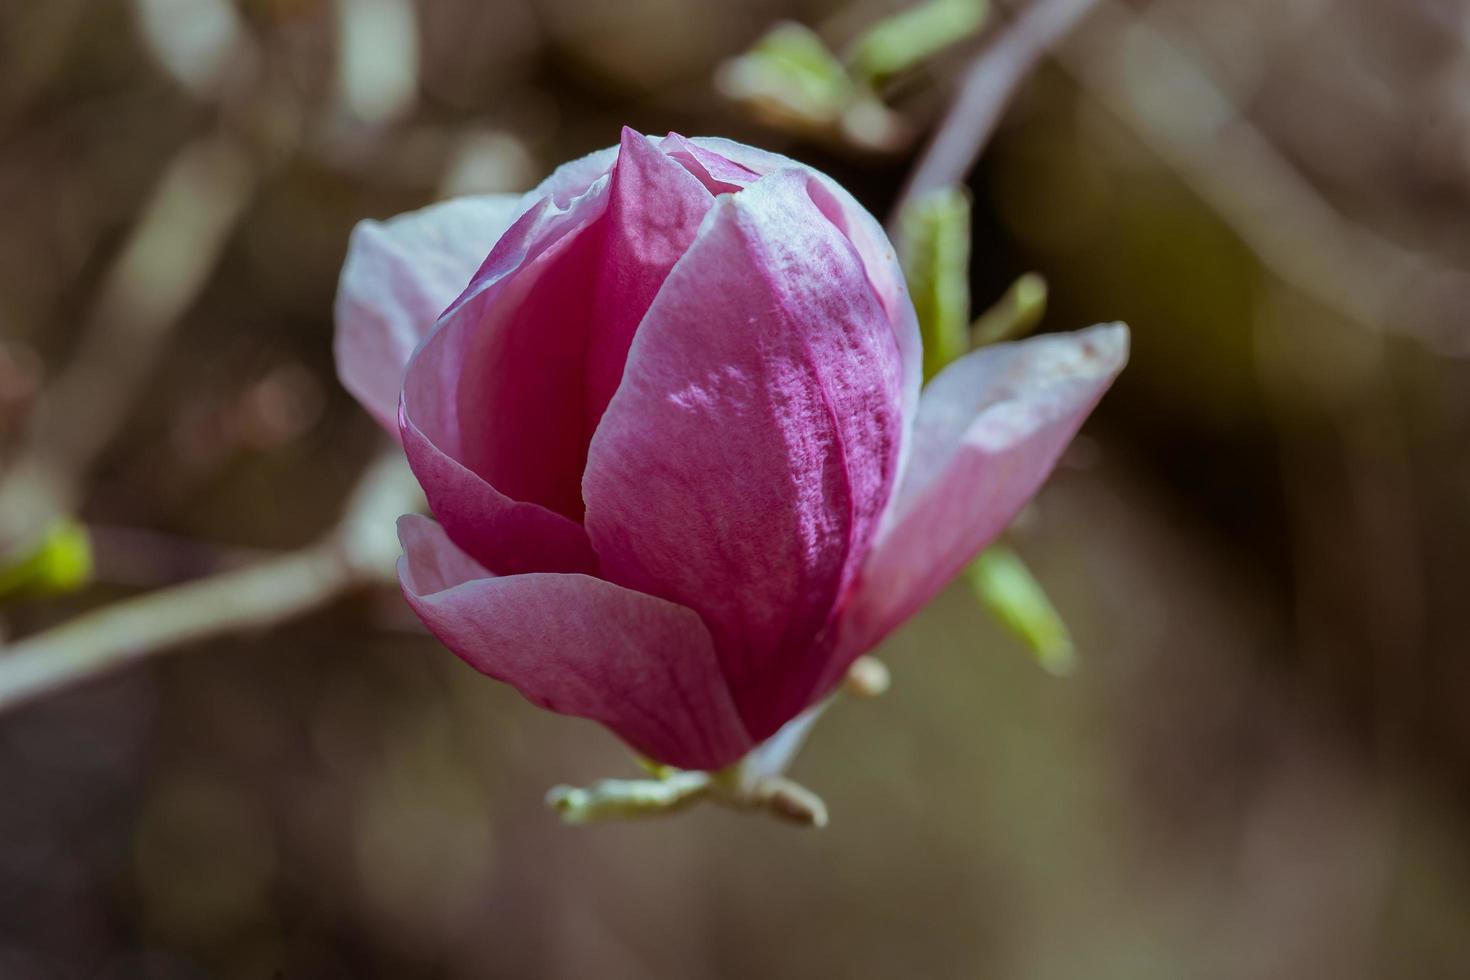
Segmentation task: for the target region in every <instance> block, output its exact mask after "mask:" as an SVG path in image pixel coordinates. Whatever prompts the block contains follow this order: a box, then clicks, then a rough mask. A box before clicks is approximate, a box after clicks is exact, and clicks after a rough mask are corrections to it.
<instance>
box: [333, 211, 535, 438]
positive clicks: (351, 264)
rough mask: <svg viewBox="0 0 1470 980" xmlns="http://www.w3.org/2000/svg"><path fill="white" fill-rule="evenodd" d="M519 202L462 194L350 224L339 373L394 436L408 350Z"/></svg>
mask: <svg viewBox="0 0 1470 980" xmlns="http://www.w3.org/2000/svg"><path fill="white" fill-rule="evenodd" d="M522 207H523V205H522V198H521V196H520V195H519V194H489V195H485V196H482V197H462V198H458V199H456V200H452V201H444V202H442V203H440V204H433V205H430V206H429V207H426V208H423V209H422V210H419V211H412V212H410V213H408V214H401V215H399V216H398V217H396V218H391V219H389V220H388V221H363V222H359V223H358V225H357V227H356V228H354V229H353V232H352V238H351V240H350V241H349V243H348V246H347V260H346V262H345V263H344V264H343V266H342V278H341V281H340V283H339V285H338V288H337V302H336V319H337V336H336V340H335V348H336V358H337V375H338V377H340V378H341V379H342V385H343V387H345V388H346V389H347V390H348V391H350V392H351V393H352V395H353V397H355V398H356V399H357V400H358V401H359V402H360V403H361V404H362V406H363V408H365V409H367V411H368V413H369V414H370V415H372V416H373V418H375V419H377V420H378V423H379V424H380V425H382V426H383V427H384V428H386V429H388V430H389V431H391V432H392V433H393V434H394V435H397V433H398V426H397V425H396V424H395V420H396V417H397V412H398V391H399V388H401V387H402V385H403V369H404V367H405V366H406V365H407V364H408V359H409V356H410V355H412V354H413V351H414V348H415V347H417V346H418V344H419V341H421V340H422V339H423V338H424V335H425V334H427V333H428V332H429V329H430V328H431V327H432V326H433V325H434V321H435V320H437V319H438V317H439V314H440V313H442V312H443V311H444V308H445V307H447V306H448V305H449V304H450V303H451V302H453V301H454V298H455V297H456V296H458V295H459V294H460V291H461V290H463V289H464V288H465V286H466V285H467V284H468V283H469V281H470V277H471V276H473V275H474V273H475V270H476V269H477V268H479V266H480V262H481V261H482V260H483V259H484V258H485V255H486V253H488V252H489V251H490V249H491V247H492V246H494V244H495V242H496V240H497V239H498V238H499V237H500V236H501V234H503V233H504V232H505V230H506V229H507V228H509V227H510V225H511V222H512V221H514V220H515V217H516V215H517V214H519V213H520V211H521V209H522Z"/></svg>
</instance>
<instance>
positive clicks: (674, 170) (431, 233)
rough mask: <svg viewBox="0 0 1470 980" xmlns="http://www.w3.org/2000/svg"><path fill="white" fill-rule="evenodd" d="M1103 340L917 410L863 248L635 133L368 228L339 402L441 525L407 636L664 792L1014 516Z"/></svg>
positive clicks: (421, 522)
mask: <svg viewBox="0 0 1470 980" xmlns="http://www.w3.org/2000/svg"><path fill="white" fill-rule="evenodd" d="M1127 346H1128V334H1127V329H1126V328H1125V327H1123V326H1121V325H1111V326H1101V327H1094V328H1092V329H1091V330H1086V331H1082V332H1080V333H1076V334H1070V335H1057V336H1046V337H1040V338H1037V339H1034V340H1030V341H1027V342H1024V343H1017V344H1004V345H997V346H993V347H988V348H985V349H982V350H980V351H978V352H976V353H974V354H971V355H969V356H968V357H965V358H963V359H962V360H960V361H958V362H956V363H954V364H953V365H951V366H950V367H949V368H948V369H947V370H945V371H944V372H943V373H942V374H940V375H939V376H938V377H937V378H935V379H934V381H933V382H932V383H931V384H929V385H928V387H927V388H926V389H925V390H924V392H923V395H922V397H920V393H919V380H920V379H919V371H920V349H919V338H918V331H917V328H916V325H915V320H914V311H913V307H912V305H911V304H910V302H909V298H908V295H907V293H906V292H905V289H904V282H903V277H902V275H901V273H900V270H899V267H898V263H897V261H896V259H895V257H894V253H893V249H892V247H891V246H890V245H889V243H888V240H887V239H886V238H885V237H884V234H883V231H882V229H881V228H880V227H879V225H878V223H877V222H876V221H874V219H873V217H872V216H871V215H869V214H868V213H867V212H866V211H865V210H863V208H862V206H861V205H859V204H858V203H857V202H856V201H855V200H854V199H853V198H852V197H851V196H850V195H849V194H848V193H847V192H846V191H844V190H843V189H842V188H841V187H839V186H838V185H837V184H836V183H834V182H833V181H832V180H831V179H829V178H828V177H826V176H824V175H823V174H820V173H817V172H816V171H814V170H812V169H810V168H808V167H805V166H802V165H801V164H798V163H796V162H795V161H792V160H789V159H787V158H785V157H781V156H777V155H775V154H771V153H766V152H763V151H761V150H757V149H754V148H752V147H748V146H744V145H741V144H739V143H733V142H730V141H727V140H719V139H693V140H690V139H684V138H683V137H680V136H676V135H670V136H667V137H665V138H663V139H661V140H660V139H650V138H647V137H644V136H641V135H639V134H637V133H635V132H633V131H631V130H625V131H624V132H623V137H622V142H621V145H620V146H617V147H611V148H609V149H607V150H604V151H601V152H599V153H594V154H592V155H591V156H589V157H586V158H584V159H581V160H576V161H573V162H572V163H568V164H566V165H564V166H563V167H561V168H560V169H558V170H557V171H556V172H555V173H554V174H552V175H551V177H550V178H548V179H547V180H546V182H545V183H543V184H542V185H541V186H540V187H538V188H536V189H535V190H534V191H532V192H531V193H529V194H527V195H525V196H524V197H499V196H492V197H479V198H465V199H461V200H456V201H449V202H447V203H444V204H438V205H435V206H432V207H429V208H425V209H424V210H422V211H418V212H415V213H412V214H407V215H402V216H400V217H398V218H394V219H393V220H391V221H388V222H386V223H381V224H380V223H377V222H364V223H362V224H361V225H359V226H358V228H357V230H356V231H355V232H354V234H353V236H352V242H351V247H350V250H349V254H348V257H347V263H346V266H345V268H344V269H343V272H342V282H341V288H340V292H339V295H338V300H337V362H338V370H339V373H340V375H341V378H342V381H343V384H344V385H346V387H347V388H348V389H349V390H350V391H351V392H352V393H353V394H354V395H356V396H357V398H358V399H359V400H360V401H361V402H362V404H363V405H364V406H365V407H366V408H367V410H368V411H369V412H371V413H372V414H373V415H374V416H375V417H376V418H377V419H378V420H379V421H380V422H382V423H383V424H384V425H385V426H388V427H390V429H392V430H394V431H396V432H397V433H398V434H399V435H400V437H401V439H402V443H403V448H404V450H405V451H406V452H407V454H408V459H409V462H410V464H411V465H412V467H413V470H414V472H415V474H416V475H417V477H418V479H419V482H420V483H421V484H422V486H423V489H424V492H425V494H426V496H427V498H428V501H429V505H430V508H431V509H432V510H433V512H434V515H435V516H436V517H437V518H438V522H437V523H435V522H434V521H432V520H430V519H428V518H425V517H419V516H413V515H410V516H408V517H404V518H403V519H402V520H401V521H400V523H399V534H400V537H401V539H402V543H403V550H404V556H403V558H402V559H401V560H400V562H399V577H400V579H401V581H402V584H403V590H404V593H405V595H406V596H407V598H408V601H409V603H410V604H411V605H412V606H413V609H414V611H415V612H416V613H417V614H418V615H419V616H420V617H421V618H422V619H423V621H424V622H425V623H426V624H427V625H428V627H429V628H430V629H431V630H432V631H433V632H434V634H435V635H436V636H438V637H439V638H440V639H441V640H442V641H443V642H444V643H445V644H446V645H447V646H448V647H449V648H450V649H452V650H453V651H454V652H455V653H457V654H458V655H459V656H460V657H462V658H463V659H464V660H466V661H468V662H469V663H470V664H471V665H472V666H474V667H475V668H476V669H478V670H480V671H482V672H484V673H486V674H489V675H490V676H492V677H495V678H498V679H500V680H503V681H505V682H507V683H509V684H512V685H514V686H515V687H516V688H517V689H518V690H519V691H520V692H521V693H522V694H524V695H525V696H526V697H527V698H529V699H530V700H531V701H533V702H535V703H536V704H538V705H541V706H542V707H545V708H549V709H551V710H553V711H558V712H562V713H565V714H570V715H578V716H581V717H585V718H591V719H593V720H595V721H598V722H601V723H602V724H603V725H606V726H607V727H608V728H610V729H612V731H614V732H615V733H617V734H618V735H619V736H621V737H622V738H623V739H624V740H625V741H627V742H628V743H629V744H630V745H632V746H633V747H634V748H635V749H637V750H638V751H639V752H641V753H643V754H644V755H647V756H649V757H651V758H653V759H656V760H659V761H661V762H665V763H668V764H670V765H674V766H678V767H682V768H696V769H718V768H721V767H723V766H726V765H728V764H730V763H732V762H734V761H736V760H738V759H740V758H741V757H742V756H744V755H745V754H746V753H747V752H749V751H750V750H751V749H752V748H754V747H755V746H757V745H759V744H760V743H762V742H763V741H764V740H766V739H768V738H769V737H770V736H772V735H773V734H774V733H776V732H777V731H778V730H779V729H780V728H781V727H782V726H783V725H784V724H785V723H786V722H788V721H790V720H791V719H793V718H794V717H796V716H797V715H798V714H799V713H801V712H802V710H803V709H805V708H807V707H808V706H809V705H811V704H813V703H814V702H815V701H817V700H818V699H820V698H821V697H822V696H823V695H825V694H826V693H827V692H828V691H830V690H831V689H832V688H833V686H834V685H835V684H836V683H837V682H838V681H839V680H840V679H841V677H842V676H843V674H844V673H845V672H846V670H847V667H848V666H849V665H850V664H851V662H852V661H853V660H854V659H855V658H856V657H857V656H858V655H859V654H861V653H863V652H864V651H866V650H868V649H871V648H872V647H873V646H874V645H875V644H876V643H878V641H879V640H881V639H882V638H883V637H884V636H885V635H886V634H887V633H888V632H889V631H891V630H892V629H893V628H894V627H895V626H897V625H898V624H899V623H901V622H903V620H905V619H906V618H907V617H909V616H910V615H912V614H913V613H914V612H915V611H916V610H918V609H919V607H920V606H922V605H923V604H924V603H925V602H926V601H928V600H929V598H930V597H932V596H933V595H934V594H935V593H936V592H937V591H938V590H939V589H940V588H941V587H942V586H943V585H944V584H945V583H946V582H947V581H948V580H949V579H950V578H951V577H953V576H954V575H955V574H956V573H957V572H958V571H959V570H960V569H961V568H962V567H963V566H964V565H965V563H966V562H968V561H969V560H970V559H971V558H972V557H973V556H974V555H975V553H976V552H977V551H978V550H979V549H980V548H982V547H983V546H984V545H985V544H987V543H988V542H989V541H990V540H991V539H992V538H994V537H995V536H996V535H997V534H998V533H999V532H1000V531H1001V530H1002V529H1003V528H1004V527H1005V526H1006V524H1007V523H1008V522H1009V521H1010V520H1011V518H1012V517H1014V516H1015V514H1016V512H1017V511H1018V510H1019V509H1020V508H1021V507H1022V505H1024V504H1025V502H1026V501H1027V500H1028V499H1029V498H1030V497H1031V496H1032V495H1033V494H1034V493H1035V492H1036V490H1037V488H1038V487H1039V486H1040V485H1041V483H1042V481H1043V480H1044V479H1045V478H1046V476H1047V474H1048V472H1049V471H1050V470H1051V468H1052V466H1053V465H1054V463H1055V462H1056V459H1057V457H1058V456H1059V455H1060V453H1061V451H1062V449H1063V448H1064V447H1065V445H1066V444H1067V442H1068V441H1069V440H1070V439H1071V437H1072V435H1073V434H1074V433H1075V431H1076V430H1077V428H1078V426H1079V425H1080V424H1081V422H1082V420H1083V418H1084V417H1085V416H1086V415H1087V413H1088V412H1089V411H1090V410H1091V408H1092V406H1093V405H1094V404H1095V403H1096V402H1097V400H1098V398H1099V397H1101V395H1102V393H1103V391H1104V390H1105V389H1106V388H1107V386H1108V384H1109V383H1110V382H1111V380H1112V378H1113V377H1114V375H1115V374H1116V373H1117V372H1118V371H1119V369H1120V368H1121V367H1122V365H1123V362H1124V359H1125V358H1126V355H1127Z"/></svg>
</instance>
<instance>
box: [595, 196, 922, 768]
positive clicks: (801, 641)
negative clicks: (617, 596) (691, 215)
mask: <svg viewBox="0 0 1470 980" xmlns="http://www.w3.org/2000/svg"><path fill="white" fill-rule="evenodd" d="M812 183H813V178H812V177H811V176H810V174H808V173H806V172H802V171H789V172H781V173H778V174H773V175H771V176H769V177H766V178H763V179H762V180H761V181H759V182H758V183H756V184H755V185H753V186H751V187H750V188H748V189H746V190H744V191H742V192H740V193H739V194H736V195H733V196H724V197H721V198H719V199H718V201H717V203H716V204H715V206H714V207H715V211H714V213H713V214H712V215H711V216H710V217H709V218H708V219H707V220H706V221H705V223H704V226H703V228H702V230H701V231H700V235H699V238H698V240H697V241H696V242H695V243H694V245H693V247H692V248H691V249H690V250H689V252H688V253H687V254H685V256H684V257H683V258H682V259H681V260H680V261H679V263H678V264H677V265H676V266H675V267H674V271H673V272H672V273H671V274H670V276H669V278H668V281H667V282H665V284H664V287H663V289H662V290H661V291H660V293H659V294H658V297H657V298H656V299H655V300H654V303H653V306H652V307H651V308H650V309H649V311H648V315H647V316H646V317H645V318H644V321H643V324H642V326H641V327H640V328H639V330H638V334H637V337H636V338H635V339H634V341H633V347H632V351H631V353H630V355H629V358H628V366H627V370H626V373H625V374H624V377H623V383H622V387H620V388H619V389H618V392H617V394H616V395H615V396H614V397H613V400H612V402H611V404H610V405H609V406H608V410H607V413H606V415H605V416H604V417H603V421H602V425H601V426H600V427H599V428H598V430H597V433H596V434H595V435H594V437H593V439H592V445H591V451H590V454H589V458H588V463H587V472H586V475H585V477H584V480H583V495H584V497H585V498H586V501H587V518H586V526H587V529H588V533H589V535H590V536H591V539H592V542H593V546H594V548H595V549H596V550H597V553H598V555H599V557H600V559H601V561H602V569H603V574H604V577H606V578H608V579H609V580H611V581H616V582H619V583H621V584H624V585H627V586H628V587H630V588H635V589H638V590H640V591H643V592H648V593H650V594H653V595H659V596H662V597H664V598H667V599H670V600H672V601H674V602H678V603H680V604H682V605H686V606H689V607H690V608H692V609H695V610H696V611H698V612H699V613H700V615H701V616H703V617H704V621H705V623H706V624H707V625H708V626H709V628H710V631H711V633H712V634H713V635H714V638H715V647H716V649H717V650H718V652H719V656H720V662H721V665H722V667H723V669H724V671H725V676H726V677H727V678H729V680H730V684H731V687H732V689H733V690H734V692H735V698H736V701H737V703H738V704H739V705H740V708H741V714H742V717H744V719H745V722H746V725H747V727H748V728H749V729H750V731H751V734H752V736H753V737H755V738H757V739H761V738H764V737H766V736H767V735H769V734H771V733H772V732H774V731H775V730H776V729H777V728H778V727H780V725H781V724H782V723H783V722H785V721H786V720H787V719H789V718H790V717H791V716H792V715H794V714H796V712H798V711H799V710H800V709H801V708H802V707H804V706H805V705H806V703H807V701H808V700H809V699H810V696H811V693H812V684H813V683H814V682H815V680H816V677H817V674H818V672H819V671H820V669H821V666H822V660H823V657H824V654H823V652H822V649H821V642H820V637H821V635H822V634H823V631H824V630H825V629H826V627H827V625H828V622H829V620H830V618H831V616H832V611H833V608H834V605H835V604H836V603H837V601H838V598H839V596H841V595H842V593H843V591H844V589H845V588H846V587H847V585H848V583H849V582H850V581H851V580H852V578H853V576H854V575H855V573H856V571H857V567H858V564H859V562H860V561H861V559H862V556H863V555H864V554H866V552H867V549H868V544H869V541H870V539H871V538H872V536H873V534H874V533H875V531H876V528H877V523H878V520H879V516H880V514H881V511H882V509H883V507H884V505H885V504H886V502H887V500H888V498H889V494H890V490H891V489H892V486H893V483H894V479H895V475H896V471H897V459H898V451H899V449H898V443H899V433H900V427H901V425H902V419H901V414H900V411H901V410H900V404H899V399H900V387H901V370H902V366H901V364H900V361H899V353H898V350H897V347H896V344H895V342H894V336H893V332H892V330H891V327H890V324H889V321H888V318H887V316H886V315H885V313H884V310H883V307H882V305H881V303H880V302H879V299H878V297H877V296H876V295H875V294H874V292H873V290H872V289H871V287H870V286H869V283H868V280H867V277H866V275H865V272H864V269H863V265H862V262H861V259H860V257H859V256H858V254H857V252H856V251H855V250H854V249H853V247H852V245H851V243H850V242H849V241H848V240H847V238H846V237H845V236H843V235H842V234H841V232H840V231H839V230H838V229H837V228H836V227H834V226H833V224H832V223H831V222H830V221H829V220H828V219H827V218H826V217H825V216H824V215H823V213H822V211H821V210H820V209H819V207H818V206H817V204H816V203H815V202H814V201H813V197H812V190H811V188H812Z"/></svg>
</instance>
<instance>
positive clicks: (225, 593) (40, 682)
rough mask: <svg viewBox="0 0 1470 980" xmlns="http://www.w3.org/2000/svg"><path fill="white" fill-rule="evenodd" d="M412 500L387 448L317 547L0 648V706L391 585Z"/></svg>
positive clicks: (403, 472) (409, 483) (414, 490)
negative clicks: (400, 530)
mask: <svg viewBox="0 0 1470 980" xmlns="http://www.w3.org/2000/svg"><path fill="white" fill-rule="evenodd" d="M419 504H420V498H419V491H418V487H417V484H416V483H415V481H414V479H413V475H412V473H410V472H409V470H408V467H407V465H406V464H405V463H404V461H403V459H402V454H401V453H399V452H398V450H397V448H396V447H395V448H394V449H393V450H391V451H389V452H387V453H385V455H384V456H383V457H381V458H380V459H378V460H377V461H376V462H374V463H373V464H372V465H371V466H369V467H368V469H367V471H366V472H365V473H364V474H363V476H362V478H361V480H360V481H359V483H358V486H357V488H356V490H354V492H353V495H352V498H351V500H350V501H349V503H348V506H347V510H346V512H345V514H344V516H343V518H342V520H341V522H340V523H339V524H338V525H337V526H336V528H334V529H333V530H332V531H331V532H330V533H328V535H327V536H326V537H325V538H323V539H322V540H321V541H320V542H318V543H317V544H314V545H311V546H309V547H306V548H303V549H301V550H299V551H295V552H291V553H289V554H285V555H281V556H279V557H275V558H269V559H265V560H262V561H259V562H257V563H255V564H253V565H250V566H249V567H246V568H241V569H238V570H234V571H228V572H222V573H220V574H217V575H211V576H208V577H206V578H203V579H200V580H198V581H195V582H190V583H188V584H186V585H179V586H175V587H172V588H167V589H160V590H159V591H156V592H151V593H147V594H145V595H141V596H137V597H135V598H132V599H126V600H124V601H122V602H118V603H116V604H114V605H111V606H107V607H104V608H102V609H98V610H96V611H93V612H90V613H86V614H84V615H82V616H79V617H77V618H76V619H74V620H71V621H70V622H67V623H64V624H62V625H61V626H57V627H55V628H54V629H51V630H48V631H46V632H43V633H39V634H37V635H35V636H32V637H28V638H26V639H23V640H21V641H19V642H18V643H15V644H13V645H11V646H10V647H8V648H5V649H3V650H0V711H4V710H7V709H9V708H13V707H16V706H17V705H20V704H24V703H25V702H27V701H30V700H33V699H35V698H38V697H41V696H43V695H47V694H52V693H55V692H57V691H60V690H62V689H64V688H67V687H70V686H72V685H74V684H77V683H80V682H82V681H84V680H88V679H90V678H93V677H97V676H100V675H102V674H106V673H111V672H113V671H116V670H120V669H122V668H124V667H127V666H130V665H132V664H135V663H137V662H139V661H141V660H144V659H146V658H148V657H151V656H154V655H155V654H159V653H164V652H167V651H169V650H174V649H177V648H179V647H181V646H184V645H186V644H189V643H193V642H196V641H198V640H202V639H206V638H208V637H211V636H219V635H222V634H225V633H231V632H236V631H239V630H246V629H261V628H264V627H268V626H272V625H274V624H276V623H280V622H284V621H285V620H288V619H292V618H294V617H296V616H299V615H301V614H303V613H306V612H310V611H311V610H313V609H317V608H320V607H321V606H323V605H325V604H327V603H328V602H330V601H332V600H333V599H335V598H337V597H338V596H340V595H342V594H344V593H346V592H349V591H352V590H354V589H356V588H359V587H363V586H368V585H377V584H386V583H391V582H392V581H393V566H394V561H395V559H396V558H397V556H398V542H397V538H396V535H395V534H394V524H395V521H396V520H397V518H398V517H399V516H400V515H401V514H403V513H406V512H407V511H410V510H413V509H415V508H416V507H417V506H419Z"/></svg>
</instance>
